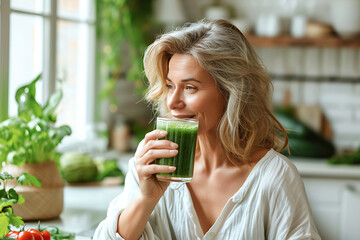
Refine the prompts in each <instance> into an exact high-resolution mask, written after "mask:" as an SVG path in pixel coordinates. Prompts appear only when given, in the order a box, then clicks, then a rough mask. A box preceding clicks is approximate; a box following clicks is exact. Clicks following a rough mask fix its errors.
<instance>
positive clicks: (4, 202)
mask: <svg viewBox="0 0 360 240" xmlns="http://www.w3.org/2000/svg"><path fill="white" fill-rule="evenodd" d="M14 203H16V200H15V199H9V200H8V199H5V198H3V199H0V212H2V211H3V209H4V208H6V207H11V206H12V205H14Z"/></svg>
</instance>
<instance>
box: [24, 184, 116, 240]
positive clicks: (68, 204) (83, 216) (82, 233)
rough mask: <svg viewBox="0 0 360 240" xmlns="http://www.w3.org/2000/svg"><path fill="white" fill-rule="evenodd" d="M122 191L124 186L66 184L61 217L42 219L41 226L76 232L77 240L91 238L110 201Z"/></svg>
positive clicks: (35, 223)
mask: <svg viewBox="0 0 360 240" xmlns="http://www.w3.org/2000/svg"><path fill="white" fill-rule="evenodd" d="M122 191H123V186H66V187H65V189H64V209H63V212H62V213H61V215H60V217H59V218H57V219H53V220H46V221H41V226H43V227H45V226H57V227H59V228H60V230H63V231H67V232H72V233H75V234H76V237H75V240H89V239H91V237H92V236H93V234H94V232H95V229H96V227H97V226H98V224H99V223H100V221H102V220H103V219H104V218H105V217H106V210H107V208H108V206H109V203H110V201H111V200H112V199H114V198H115V197H116V196H117V195H118V194H119V193H121V192H122ZM25 224H26V226H27V228H31V227H36V226H37V222H26V223H25Z"/></svg>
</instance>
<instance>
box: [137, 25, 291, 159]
mask: <svg viewBox="0 0 360 240" xmlns="http://www.w3.org/2000/svg"><path fill="white" fill-rule="evenodd" d="M176 53H180V54H190V55H192V56H193V57H194V58H195V59H196V60H197V61H198V63H199V64H200V66H201V67H202V68H203V69H205V70H206V71H207V72H208V73H209V74H210V76H211V77H212V78H213V79H214V81H215V82H216V84H217V86H218V88H219V89H220V91H221V93H222V94H223V96H224V98H225V99H226V102H227V106H226V109H225V112H224V115H223V117H222V118H221V120H220V122H219V124H218V135H219V138H220V141H221V143H222V145H223V148H224V149H225V153H226V156H227V158H228V159H229V160H230V161H231V162H232V163H233V164H235V165H239V164H243V163H246V162H247V160H246V159H248V157H249V156H250V155H251V154H252V153H253V152H254V151H255V150H256V149H259V148H273V149H275V150H277V151H282V150H284V149H285V148H286V146H287V143H288V138H287V134H286V130H285V129H284V127H283V126H282V125H281V124H280V123H279V121H278V120H277V119H276V118H275V116H274V115H273V113H272V100H271V97H272V92H273V85H272V83H271V80H270V77H269V75H268V73H267V71H266V69H265V67H264V65H263V64H262V61H261V60H260V58H259V57H258V55H257V54H256V53H255V51H254V50H253V48H252V47H251V45H250V44H249V42H248V41H247V39H246V37H245V36H244V35H243V34H242V33H241V32H240V30H239V29H238V28H236V27H235V26H234V25H232V24H231V23H229V22H228V21H226V20H213V21H210V20H206V19H203V20H200V21H199V22H196V23H191V24H186V25H185V26H183V27H182V28H180V29H177V30H174V31H172V32H169V33H165V34H162V35H160V36H159V37H158V38H157V39H156V40H155V41H154V42H153V43H152V44H151V45H150V46H149V47H148V48H147V49H146V51H145V55H144V68H145V74H146V76H147V78H148V80H149V87H148V91H147V94H146V99H147V100H148V101H150V102H152V103H153V104H154V106H155V108H156V110H157V111H158V112H159V113H160V114H161V115H163V116H168V115H170V111H169V109H168V108H167V103H166V96H167V88H166V76H167V74H168V70H169V69H168V68H169V67H168V64H169V60H170V58H171V57H172V56H173V55H174V54H176Z"/></svg>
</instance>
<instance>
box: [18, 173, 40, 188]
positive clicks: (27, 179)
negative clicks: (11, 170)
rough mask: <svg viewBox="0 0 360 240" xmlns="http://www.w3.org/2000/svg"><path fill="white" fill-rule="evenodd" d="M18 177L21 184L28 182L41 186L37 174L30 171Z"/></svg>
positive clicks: (30, 184)
mask: <svg viewBox="0 0 360 240" xmlns="http://www.w3.org/2000/svg"><path fill="white" fill-rule="evenodd" d="M16 179H17V181H18V182H19V183H20V184H21V185H26V184H27V185H29V186H32V185H34V186H36V187H41V181H40V180H39V179H38V178H36V177H35V176H33V175H31V174H28V173H23V174H21V175H20V176H18V177H17V178H16Z"/></svg>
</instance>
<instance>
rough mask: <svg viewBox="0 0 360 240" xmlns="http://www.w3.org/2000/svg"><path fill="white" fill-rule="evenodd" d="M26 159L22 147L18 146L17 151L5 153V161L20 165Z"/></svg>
mask: <svg viewBox="0 0 360 240" xmlns="http://www.w3.org/2000/svg"><path fill="white" fill-rule="evenodd" d="M25 161H26V152H25V149H24V148H20V149H18V150H17V151H12V152H9V154H8V155H7V162H8V163H11V164H14V165H17V166H20V165H22V164H24V163H25Z"/></svg>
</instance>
